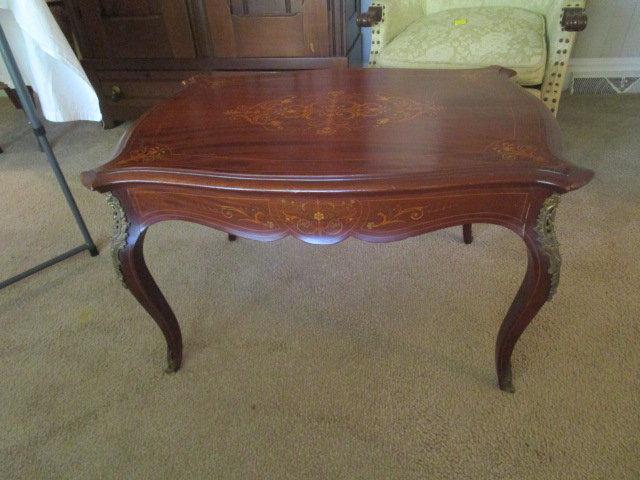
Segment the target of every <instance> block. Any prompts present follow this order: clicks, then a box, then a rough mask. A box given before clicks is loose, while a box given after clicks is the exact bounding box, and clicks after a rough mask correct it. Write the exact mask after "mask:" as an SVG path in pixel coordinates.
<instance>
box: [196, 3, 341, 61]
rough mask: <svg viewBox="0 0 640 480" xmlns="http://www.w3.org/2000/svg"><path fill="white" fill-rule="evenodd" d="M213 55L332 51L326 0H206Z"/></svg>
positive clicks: (297, 54)
mask: <svg viewBox="0 0 640 480" xmlns="http://www.w3.org/2000/svg"><path fill="white" fill-rule="evenodd" d="M205 1H206V10H207V12H206V14H207V20H208V23H209V28H210V32H211V37H212V39H213V52H214V56H216V57H326V56H330V55H331V51H330V50H331V42H330V34H331V26H330V22H329V18H330V12H329V8H330V2H329V0H205Z"/></svg>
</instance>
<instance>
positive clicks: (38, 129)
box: [0, 25, 98, 289]
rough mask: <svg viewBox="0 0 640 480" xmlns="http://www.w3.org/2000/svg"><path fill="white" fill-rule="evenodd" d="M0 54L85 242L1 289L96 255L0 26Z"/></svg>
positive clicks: (4, 284) (14, 278)
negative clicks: (86, 254) (70, 260)
mask: <svg viewBox="0 0 640 480" xmlns="http://www.w3.org/2000/svg"><path fill="white" fill-rule="evenodd" d="M0 54H1V55H2V59H3V60H4V63H5V64H6V66H7V71H8V72H9V75H10V76H11V79H12V80H13V83H14V85H15V89H16V93H17V94H18V98H19V99H20V103H21V104H22V108H23V110H24V113H25V115H26V116H27V120H28V121H29V125H30V126H31V128H32V129H33V133H34V134H35V136H36V139H37V140H38V145H39V147H40V150H41V151H43V152H44V153H45V155H46V156H47V161H48V162H49V166H50V167H51V169H52V170H53V173H54V174H55V176H56V180H57V181H58V184H59V185H60V189H61V190H62V193H63V194H64V197H65V199H66V201H67V204H68V205H69V209H70V210H71V213H73V216H74V218H75V220H76V224H77V225H78V229H79V230H80V233H82V236H83V238H84V242H85V243H84V245H81V246H79V247H76V248H73V249H71V250H69V251H68V252H66V253H63V254H62V255H58V256H57V257H54V258H52V259H51V260H48V261H46V262H44V263H41V264H40V265H36V266H35V267H33V268H30V269H29V270H26V271H25V272H22V273H20V274H18V275H16V276H14V277H11V278H9V279H7V280H4V281H2V282H0V289H3V288H5V287H8V286H9V285H12V284H14V283H16V282H17V281H19V280H22V279H23V278H26V277H28V276H29V275H33V274H34V273H36V272H39V271H40V270H43V269H45V268H47V267H50V266H51V265H54V264H56V263H58V262H61V261H62V260H65V259H67V258H69V257H71V256H73V255H75V254H77V253H80V252H82V251H84V250H88V251H89V253H90V254H91V256H96V255H98V249H97V247H96V245H95V243H93V239H92V238H91V235H90V234H89V231H88V230H87V226H86V225H85V223H84V219H83V218H82V215H81V214H80V210H78V205H77V204H76V201H75V199H74V198H73V195H72V194H71V191H70V190H69V185H68V184H67V181H66V179H65V178H64V175H63V174H62V170H60V165H59V164H58V160H57V159H56V156H55V154H54V153H53V150H52V149H51V145H50V144H49V140H48V139H47V135H46V132H45V130H44V126H43V125H42V122H40V119H39V118H38V116H37V114H36V107H35V105H34V104H33V100H32V99H31V96H30V95H29V91H28V90H27V87H26V85H25V83H24V79H23V78H22V74H21V73H20V70H19V69H18V65H17V64H16V59H15V58H14V56H13V53H12V52H11V48H10V47H9V42H8V41H7V37H6V36H5V34H4V30H3V29H2V25H0ZM1 152H2V150H1V149H0V153H1Z"/></svg>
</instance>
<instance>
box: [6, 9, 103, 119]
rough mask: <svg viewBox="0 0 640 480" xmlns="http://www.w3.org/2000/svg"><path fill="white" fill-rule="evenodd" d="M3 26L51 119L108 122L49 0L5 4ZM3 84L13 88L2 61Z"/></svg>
mask: <svg viewBox="0 0 640 480" xmlns="http://www.w3.org/2000/svg"><path fill="white" fill-rule="evenodd" d="M0 24H1V25H2V28H3V29H4V32H5V34H6V36H7V38H8V40H9V45H10V46H11V50H12V51H13V54H14V56H15V57H16V61H17V63H18V66H19V68H20V71H21V73H22V76H23V77H24V80H25V83H26V84H27V85H30V86H31V87H32V88H33V89H34V90H35V92H36V93H37V94H38V99H39V100H40V104H41V106H42V112H43V114H44V116H45V118H46V119H47V120H50V121H53V122H68V121H73V120H92V121H100V120H102V114H101V113H100V105H99V103H98V97H97V95H96V93H95V91H94V90H93V87H92V86H91V83H90V82H89V79H88V78H87V75H86V74H85V73H84V71H83V70H82V67H81V66H80V62H79V61H78V59H77V58H76V56H75V54H74V52H73V50H72V49H71V46H70V45H69V43H68V42H67V40H66V38H65V36H64V35H63V33H62V31H61V30H60V27H59V26H58V24H57V23H56V20H55V19H54V18H53V15H52V14H51V12H50V11H49V7H47V5H46V3H45V1H44V0H0ZM0 82H2V83H5V84H7V85H8V86H10V87H13V82H12V81H11V78H10V77H9V73H8V72H7V68H6V66H5V65H4V62H2V61H1V59H0Z"/></svg>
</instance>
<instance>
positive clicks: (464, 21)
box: [453, 18, 468, 26]
mask: <svg viewBox="0 0 640 480" xmlns="http://www.w3.org/2000/svg"><path fill="white" fill-rule="evenodd" d="M467 21H468V20H467V19H466V18H456V19H455V20H454V21H453V24H454V25H456V26H457V25H466V24H467Z"/></svg>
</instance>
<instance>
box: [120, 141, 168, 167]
mask: <svg viewBox="0 0 640 480" xmlns="http://www.w3.org/2000/svg"><path fill="white" fill-rule="evenodd" d="M169 153H170V152H169V149H168V148H166V147H162V146H159V145H156V146H152V147H141V148H138V149H136V150H133V151H131V152H129V153H128V154H127V156H126V160H125V161H123V162H122V165H130V164H139V163H143V164H146V163H153V162H154V161H156V160H159V159H161V158H163V157H166V156H167V155H169Z"/></svg>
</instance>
